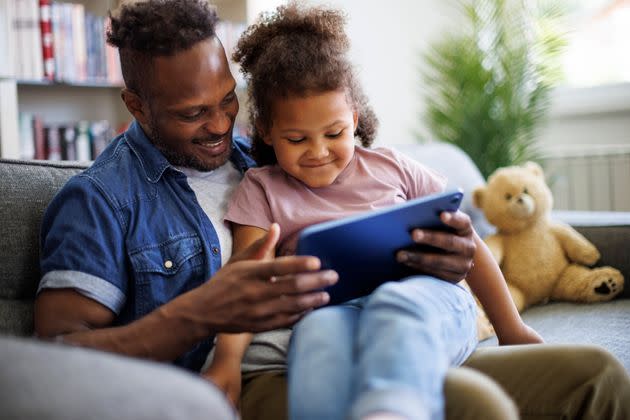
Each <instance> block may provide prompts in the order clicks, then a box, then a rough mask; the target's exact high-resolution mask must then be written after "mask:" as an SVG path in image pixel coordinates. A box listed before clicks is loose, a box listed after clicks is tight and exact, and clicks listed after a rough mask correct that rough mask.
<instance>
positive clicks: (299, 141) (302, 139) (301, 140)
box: [287, 137, 306, 143]
mask: <svg viewBox="0 0 630 420" xmlns="http://www.w3.org/2000/svg"><path fill="white" fill-rule="evenodd" d="M305 138H306V137H300V138H299V139H292V138H289V137H287V140H288V141H289V142H291V143H301V142H303V141H304V139H305Z"/></svg>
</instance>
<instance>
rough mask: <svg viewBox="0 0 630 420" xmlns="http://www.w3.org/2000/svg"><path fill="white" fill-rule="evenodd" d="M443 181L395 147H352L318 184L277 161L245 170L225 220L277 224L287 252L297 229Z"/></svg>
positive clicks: (429, 189)
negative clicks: (325, 182)
mask: <svg viewBox="0 0 630 420" xmlns="http://www.w3.org/2000/svg"><path fill="white" fill-rule="evenodd" d="M445 186H446V178H445V177H443V176H442V175H440V174H438V173H437V172H435V171H433V170H432V169H429V168H428V167H426V166H424V165H422V164H420V163H418V162H416V161H415V160H413V159H410V158H408V157H405V156H404V155H402V154H400V153H398V152H395V151H393V150H390V149H385V148H378V149H365V148H363V147H359V146H356V147H355V153H354V157H353V158H352V160H351V161H350V163H349V164H348V166H347V167H346V168H345V169H344V170H343V171H342V172H341V174H339V176H338V177H337V179H336V180H335V182H333V183H332V184H331V185H329V186H327V187H323V188H310V187H308V186H306V185H305V184H303V183H302V182H300V181H299V180H297V179H296V178H293V177H292V176H291V175H288V174H287V173H286V172H284V171H283V170H282V169H281V168H280V167H279V166H278V165H272V166H264V167H262V168H252V169H250V170H248V171H247V172H246V173H245V178H244V179H243V181H241V183H240V184H239V186H238V187H237V189H236V191H235V192H234V194H233V195H232V198H231V199H230V203H229V205H228V211H227V213H226V215H225V220H226V221H229V222H233V223H238V224H241V225H249V226H256V227H259V228H262V229H265V230H266V229H269V226H270V225H271V223H273V222H276V223H278V224H279V225H280V241H279V246H278V255H292V254H293V253H294V252H295V248H296V246H297V238H298V235H299V233H300V232H301V231H302V229H304V228H306V227H308V226H310V225H313V224H315V223H319V222H325V221H328V220H334V219H340V218H342V217H346V216H350V215H353V214H356V213H360V212H365V211H368V210H374V209H379V208H383V207H387V206H391V205H393V204H397V203H402V202H404V201H407V200H409V199H412V198H417V197H421V196H424V195H427V194H432V193H436V192H440V191H442V190H443V189H444V187H445Z"/></svg>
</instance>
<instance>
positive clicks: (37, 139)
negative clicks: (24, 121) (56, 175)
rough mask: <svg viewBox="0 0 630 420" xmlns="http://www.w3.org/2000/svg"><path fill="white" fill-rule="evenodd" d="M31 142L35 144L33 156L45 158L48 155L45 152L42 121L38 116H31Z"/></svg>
mask: <svg viewBox="0 0 630 420" xmlns="http://www.w3.org/2000/svg"><path fill="white" fill-rule="evenodd" d="M33 142H34V145H35V154H34V158H35V159H39V160H45V159H46V157H47V156H48V153H47V152H46V138H45V136H44V123H43V121H42V118H41V117H40V116H37V115H34V116H33Z"/></svg>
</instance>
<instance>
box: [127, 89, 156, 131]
mask: <svg viewBox="0 0 630 420" xmlns="http://www.w3.org/2000/svg"><path fill="white" fill-rule="evenodd" d="M120 97H121V98H122V100H123V102H124V103H125V106H126V107H127V110H129V112H130V113H131V115H133V117H134V118H135V119H136V120H137V121H138V122H139V123H140V124H142V125H146V124H148V123H149V121H150V115H149V110H148V107H147V106H146V105H145V102H144V101H143V100H142V99H141V98H140V96H138V94H137V93H135V92H134V91H132V90H129V89H127V88H123V90H122V91H121V92H120Z"/></svg>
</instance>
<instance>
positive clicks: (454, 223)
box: [440, 210, 472, 236]
mask: <svg viewBox="0 0 630 420" xmlns="http://www.w3.org/2000/svg"><path fill="white" fill-rule="evenodd" d="M440 220H442V222H443V223H444V224H446V225H447V226H450V227H452V228H453V229H455V231H456V233H457V235H461V236H466V235H470V234H471V233H472V223H471V220H470V216H468V215H467V214H466V213H464V212H462V211H460V210H458V211H456V212H446V211H445V212H442V214H440Z"/></svg>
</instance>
